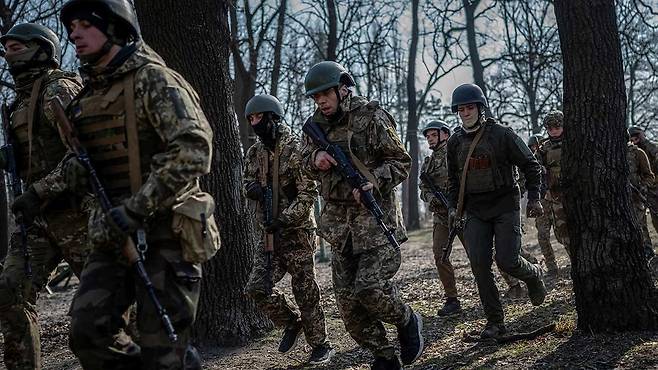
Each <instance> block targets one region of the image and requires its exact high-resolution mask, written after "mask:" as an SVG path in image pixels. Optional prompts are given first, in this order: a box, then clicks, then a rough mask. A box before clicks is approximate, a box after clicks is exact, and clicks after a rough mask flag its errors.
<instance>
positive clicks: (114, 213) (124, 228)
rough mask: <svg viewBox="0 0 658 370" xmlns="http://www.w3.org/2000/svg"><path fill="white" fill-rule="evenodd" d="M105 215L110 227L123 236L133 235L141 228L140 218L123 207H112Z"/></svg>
mask: <svg viewBox="0 0 658 370" xmlns="http://www.w3.org/2000/svg"><path fill="white" fill-rule="evenodd" d="M107 215H108V216H109V217H106V220H108V222H109V223H110V226H111V227H112V228H113V229H115V230H118V231H120V232H121V233H122V234H125V235H130V234H132V233H134V232H135V231H137V229H139V228H140V227H141V226H142V222H141V217H139V215H137V214H135V213H134V212H132V211H130V210H129V209H128V208H127V207H126V206H124V205H121V206H117V207H113V208H112V209H110V211H109V212H108V214H107Z"/></svg>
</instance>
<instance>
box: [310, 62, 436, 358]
mask: <svg viewBox="0 0 658 370" xmlns="http://www.w3.org/2000/svg"><path fill="white" fill-rule="evenodd" d="M304 85H305V87H306V95H307V96H309V97H312V98H313V100H314V101H315V104H316V107H317V109H316V111H315V113H314V114H313V116H312V117H310V118H309V121H310V122H315V123H316V124H317V125H318V126H319V127H320V128H321V129H322V130H323V131H324V132H325V133H326V135H327V139H328V140H329V141H330V142H332V143H334V144H336V145H338V146H340V148H341V149H342V151H343V152H344V153H345V155H346V156H347V157H348V158H350V160H351V162H352V163H353V165H354V166H355V167H356V168H358V169H359V171H360V172H361V174H362V175H363V176H365V177H366V178H367V179H368V180H369V181H368V183H367V184H366V185H365V186H363V188H362V190H363V191H364V192H369V191H372V192H373V193H372V194H373V195H374V196H375V199H376V201H377V202H378V203H379V206H380V207H381V209H382V212H383V214H384V221H385V224H386V226H387V227H388V228H389V229H391V230H394V234H395V235H394V237H395V238H397V240H403V239H406V231H405V229H404V226H403V220H402V214H401V210H400V207H399V203H398V200H397V197H396V195H395V187H396V186H397V185H398V184H400V183H401V182H402V181H404V179H406V178H407V176H408V175H409V168H410V166H411V157H410V156H409V154H408V153H407V151H406V150H405V149H404V145H402V143H401V142H400V138H399V137H398V135H397V132H396V130H395V121H394V120H393V117H391V115H390V114H389V113H388V112H386V111H385V110H384V109H383V108H381V107H380V106H379V104H378V103H377V102H376V101H368V100H367V99H366V98H364V97H361V96H355V95H352V91H353V87H354V85H355V82H354V79H353V78H352V76H351V75H350V74H349V72H348V71H347V70H346V69H345V68H344V67H343V66H341V65H340V64H338V63H335V62H330V61H326V62H320V63H318V64H316V65H314V66H313V67H311V69H310V70H309V71H308V73H307V74H306V79H305V82H304ZM304 144H305V146H304V149H303V152H302V154H303V160H304V163H303V166H304V168H305V170H306V171H308V172H309V173H310V174H311V175H312V176H313V178H316V179H318V180H319V181H320V189H321V195H322V197H323V198H324V201H325V205H324V208H323V210H322V214H321V218H320V229H319V233H320V235H321V236H322V237H323V238H324V239H325V240H327V241H328V242H329V243H330V244H331V248H332V262H331V268H332V277H333V284H334V291H335V295H336V301H337V304H338V309H339V311H340V314H341V316H342V318H343V321H344V323H345V328H346V329H347V331H348V332H349V333H350V335H351V336H352V338H354V340H355V341H356V342H357V343H358V344H359V345H360V346H362V347H364V348H366V349H367V350H369V351H370V352H372V353H373V354H374V356H375V362H374V363H373V365H372V369H400V368H402V365H401V364H400V359H399V358H398V357H397V356H396V354H395V347H394V346H393V345H392V344H391V343H390V342H389V341H388V339H387V338H386V329H385V328H384V325H383V323H389V324H392V325H395V326H396V327H397V330H398V338H399V340H400V347H401V357H402V362H403V363H404V364H411V363H413V362H414V361H416V359H418V357H420V355H421V353H422V351H423V347H424V344H423V337H422V335H421V329H422V320H421V316H420V315H419V314H417V313H415V312H414V311H413V310H412V309H411V307H410V306H409V305H407V304H405V303H404V302H403V301H402V299H401V298H400V296H399V294H398V289H397V287H396V286H395V284H393V283H392V282H391V278H393V276H394V275H395V273H396V272H397V271H398V269H399V268H400V263H401V255H400V250H399V249H397V248H395V247H394V246H393V245H391V243H390V242H389V240H388V238H387V237H386V236H385V235H383V233H382V230H381V229H380V227H379V226H378V224H377V223H376V221H375V219H374V217H373V216H372V215H371V214H370V212H369V211H368V210H367V209H366V208H365V207H363V206H362V205H360V203H361V192H359V190H358V189H354V188H352V186H351V185H350V184H349V182H348V181H347V180H346V178H345V177H343V176H342V175H341V174H340V172H338V170H337V169H336V168H335V167H334V166H335V165H336V164H337V162H336V159H334V158H333V157H332V156H331V155H329V153H327V152H326V151H325V150H323V148H320V147H318V146H317V145H315V144H314V143H313V142H312V140H311V139H310V138H309V137H308V135H305V141H304Z"/></svg>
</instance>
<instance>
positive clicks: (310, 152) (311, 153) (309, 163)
mask: <svg viewBox="0 0 658 370" xmlns="http://www.w3.org/2000/svg"><path fill="white" fill-rule="evenodd" d="M300 147H301V149H300V158H301V170H302V172H304V175H305V176H308V177H309V178H311V179H313V180H318V179H319V178H320V171H319V170H318V169H317V167H315V154H316V153H317V152H318V150H319V149H320V148H318V146H317V145H315V143H313V140H311V139H310V138H309V137H308V135H306V134H302V141H301V145H300Z"/></svg>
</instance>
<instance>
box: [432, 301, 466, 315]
mask: <svg viewBox="0 0 658 370" xmlns="http://www.w3.org/2000/svg"><path fill="white" fill-rule="evenodd" d="M460 312H462V306H461V304H460V303H459V299H457V298H456V297H448V299H446V303H444V304H443V308H441V309H440V310H439V312H437V315H439V316H443V317H445V316H453V315H457V314H459V313H460Z"/></svg>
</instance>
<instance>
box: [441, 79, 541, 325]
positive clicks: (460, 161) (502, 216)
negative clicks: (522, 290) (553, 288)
mask: <svg viewBox="0 0 658 370" xmlns="http://www.w3.org/2000/svg"><path fill="white" fill-rule="evenodd" d="M451 108H452V111H453V112H455V113H457V114H458V116H459V118H460V120H461V122H462V124H461V126H460V127H459V128H457V129H456V130H455V133H454V134H453V135H452V136H451V137H450V139H449V140H448V181H449V190H450V191H449V199H450V202H451V208H452V209H451V211H450V217H451V222H459V223H463V225H464V239H465V241H466V245H467V247H468V252H469V253H468V254H469V259H470V262H471V268H472V270H473V274H474V275H475V281H476V283H477V287H478V292H479V294H480V301H481V302H482V306H483V308H484V312H485V315H486V317H487V324H486V326H485V328H484V330H483V331H482V333H481V336H482V337H483V338H496V337H499V336H500V335H502V334H504V333H505V332H506V329H505V325H504V312H503V308H502V305H501V303H500V297H499V293H498V288H497V287H496V284H495V282H494V279H493V273H492V270H491V266H492V263H493V258H494V257H493V250H494V248H495V250H496V256H495V258H496V262H497V265H498V267H499V268H500V269H501V270H502V271H504V272H506V273H508V274H510V275H512V276H513V277H515V278H517V279H519V280H521V281H523V282H524V283H526V285H527V287H528V295H529V297H530V301H531V302H532V304H533V305H535V306H538V305H540V304H542V303H543V302H544V299H545V297H546V287H545V286H544V282H543V280H542V270H541V267H540V266H539V265H536V264H532V263H530V262H528V261H527V260H526V259H525V258H523V257H522V256H521V255H520V250H521V216H520V210H519V208H520V196H521V194H520V191H519V186H518V183H517V179H516V170H515V167H516V168H518V169H519V170H520V171H521V172H522V173H523V174H524V176H525V179H526V189H527V192H528V205H527V210H526V211H527V216H528V217H529V218H534V217H537V216H541V214H542V213H543V210H542V206H541V204H540V203H539V187H540V185H541V167H540V166H539V163H537V160H536V159H535V157H534V156H533V155H532V152H530V149H529V148H528V146H527V145H526V144H525V143H524V142H523V141H522V140H521V139H520V138H519V137H518V136H517V135H516V134H515V133H514V132H513V131H512V130H511V129H509V128H505V127H503V126H501V125H500V124H498V123H497V122H496V120H495V119H493V118H486V117H485V109H486V108H487V99H486V98H485V96H484V94H483V93H482V90H481V89H480V88H479V87H478V86H476V85H473V84H464V85H461V86H459V87H457V88H456V89H455V90H454V91H453V93H452V103H451ZM494 240H495V244H494Z"/></svg>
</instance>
